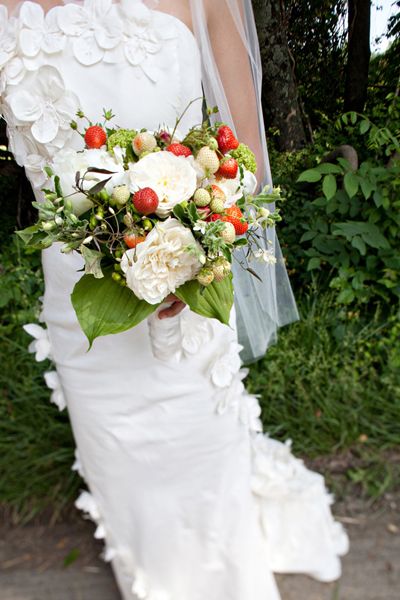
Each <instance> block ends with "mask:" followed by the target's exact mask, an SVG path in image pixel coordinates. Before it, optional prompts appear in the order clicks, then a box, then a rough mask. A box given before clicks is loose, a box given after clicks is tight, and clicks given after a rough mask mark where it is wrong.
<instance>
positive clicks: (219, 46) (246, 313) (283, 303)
mask: <svg viewBox="0 0 400 600" xmlns="http://www.w3.org/2000/svg"><path fill="white" fill-rule="evenodd" d="M207 2H208V4H209V5H210V4H211V0H190V4H191V10H192V22H193V29H194V33H195V36H196V39H197V42H198V45H199V48H200V53H201V58H202V70H203V87H204V92H205V97H206V99H207V103H208V105H211V106H214V105H216V106H218V109H219V114H218V115H217V119H218V120H221V121H224V122H226V123H228V124H229V125H230V126H231V127H232V128H233V129H235V130H236V131H237V133H238V136H239V139H240V140H242V141H244V142H248V144H249V145H251V146H252V148H253V149H254V150H255V151H256V156H257V161H258V166H259V168H258V179H259V182H260V183H261V184H262V185H266V184H269V185H271V187H272V178H271V171H270V166H269V159H268V150H267V144H266V139H265V128H264V119H263V112H262V105H261V80H262V69H261V59H260V50H259V44H258V37H257V31H256V27H255V22H254V15H253V9H252V5H251V0H218V2H216V0H212V5H213V6H214V7H215V10H216V12H217V14H218V15H219V18H220V20H221V23H220V25H218V24H217V25H216V26H214V28H212V27H209V26H208V25H207V18H206V14H207V13H206V10H205V9H206V6H205V5H206V3H207ZM213 20H215V19H214V16H213ZM235 45H236V48H235V51H234V52H232V47H233V46H235ZM238 46H239V48H238ZM230 57H231V59H232V61H233V64H232V72H234V73H235V76H234V77H232V75H231V72H230V64H229V59H230ZM226 71H228V74H226ZM238 96H239V98H238ZM240 97H241V98H242V100H240ZM240 102H242V105H241V106H238V105H239V104H240ZM243 102H245V106H244V105H243ZM235 111H236V114H239V115H240V117H239V118H235V117H236V115H235ZM246 115H249V119H248V120H251V121H252V122H253V124H255V125H253V126H252V127H251V126H250V127H249V123H248V120H247V119H246ZM254 117H256V118H254ZM243 119H244V122H243ZM246 135H247V139H246ZM272 208H273V207H271V209H272ZM263 238H264V239H263V244H264V246H265V247H266V248H267V247H268V248H273V249H274V250H275V257H276V260H277V262H276V264H275V265H267V264H265V263H264V264H260V263H258V262H256V261H251V264H250V265H247V260H246V256H245V251H244V250H240V251H238V252H239V253H240V256H238V259H239V260H240V262H241V263H243V264H245V265H246V266H250V267H251V268H252V269H253V270H254V271H256V273H257V274H258V275H259V277H260V278H261V280H262V281H259V280H258V279H257V278H256V277H254V276H253V275H251V274H250V273H249V272H248V271H246V270H244V269H243V268H242V267H241V266H240V264H239V263H238V262H237V261H235V263H234V289H235V307H236V314H237V327H238V335H239V341H240V343H241V344H242V345H243V346H244V349H243V351H242V353H241V356H242V359H243V360H244V361H245V362H251V361H254V360H256V359H258V358H260V357H261V356H263V355H264V353H265V351H266V349H267V347H268V346H269V345H270V344H271V343H272V342H274V341H275V339H276V333H277V328H278V327H280V326H282V325H286V324H288V323H291V322H293V321H295V320H297V319H298V312H297V308H296V303H295V300H294V297H293V293H292V290H291V287H290V283H289V279H288V275H287V271H286V267H285V262H284V259H283V257H282V252H281V249H280V246H279V242H278V238H277V235H276V233H275V231H274V230H273V229H269V230H267V231H266V233H265V234H264V236H263Z"/></svg>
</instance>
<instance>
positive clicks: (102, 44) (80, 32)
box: [58, 0, 123, 66]
mask: <svg viewBox="0 0 400 600" xmlns="http://www.w3.org/2000/svg"><path fill="white" fill-rule="evenodd" d="M58 24H59V27H60V29H62V31H63V32H64V33H65V34H66V35H70V36H73V37H75V39H74V40H73V52H74V56H75V58H76V59H77V60H78V61H79V62H80V63H81V64H83V65H85V66H89V65H94V64H96V63H98V62H100V61H101V60H103V59H104V58H105V57H106V56H107V54H109V53H110V52H112V51H113V50H114V49H115V48H116V47H117V46H118V45H119V44H120V43H121V40H122V39H123V24H122V21H121V19H120V18H119V16H118V11H117V7H116V6H115V5H114V4H113V2H112V0H85V2H84V3H83V6H79V5H76V4H67V5H66V6H65V7H63V9H62V12H60V13H59V19H58Z"/></svg>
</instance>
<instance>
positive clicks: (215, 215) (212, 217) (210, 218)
mask: <svg viewBox="0 0 400 600" xmlns="http://www.w3.org/2000/svg"><path fill="white" fill-rule="evenodd" d="M221 219H222V215H219V214H218V213H214V214H213V215H211V217H208V220H209V221H220V220H221Z"/></svg>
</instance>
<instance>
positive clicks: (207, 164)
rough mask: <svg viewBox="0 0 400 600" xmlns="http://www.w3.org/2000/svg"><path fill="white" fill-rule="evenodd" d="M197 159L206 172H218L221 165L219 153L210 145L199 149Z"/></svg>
mask: <svg viewBox="0 0 400 600" xmlns="http://www.w3.org/2000/svg"><path fill="white" fill-rule="evenodd" d="M196 160H197V162H198V163H199V165H200V166H201V167H203V169H204V170H205V171H206V173H207V172H208V173H210V174H213V173H216V172H217V171H218V169H219V167H220V163H219V158H218V155H217V153H216V152H215V151H214V150H211V148H209V147H208V146H204V147H203V148H201V149H200V150H199V152H198V154H197V156H196Z"/></svg>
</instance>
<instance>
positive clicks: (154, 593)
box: [132, 568, 171, 600]
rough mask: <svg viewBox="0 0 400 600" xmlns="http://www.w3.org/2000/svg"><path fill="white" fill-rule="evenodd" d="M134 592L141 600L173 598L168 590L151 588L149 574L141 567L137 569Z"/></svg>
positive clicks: (133, 585)
mask: <svg viewBox="0 0 400 600" xmlns="http://www.w3.org/2000/svg"><path fill="white" fill-rule="evenodd" d="M132 593H133V594H135V595H136V596H137V598H139V600H171V596H170V594H168V593H167V592H164V591H162V590H156V589H152V588H151V586H150V583H149V578H148V575H147V574H146V573H145V572H144V571H143V569H140V568H138V569H136V573H135V578H134V581H133V584H132Z"/></svg>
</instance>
